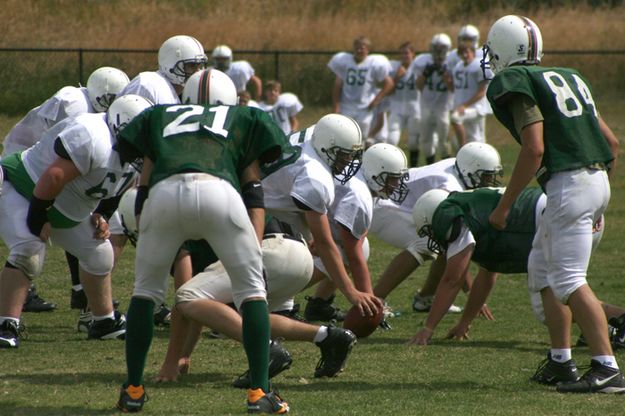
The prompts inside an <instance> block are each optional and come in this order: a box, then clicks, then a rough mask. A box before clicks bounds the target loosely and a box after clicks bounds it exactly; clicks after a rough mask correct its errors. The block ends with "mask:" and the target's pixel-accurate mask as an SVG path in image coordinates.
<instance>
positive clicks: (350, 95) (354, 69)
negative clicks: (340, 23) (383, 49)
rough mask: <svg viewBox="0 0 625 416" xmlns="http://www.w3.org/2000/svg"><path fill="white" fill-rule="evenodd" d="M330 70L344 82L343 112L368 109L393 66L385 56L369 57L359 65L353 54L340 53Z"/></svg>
mask: <svg viewBox="0 0 625 416" xmlns="http://www.w3.org/2000/svg"><path fill="white" fill-rule="evenodd" d="M328 68H330V70H331V71H332V72H333V73H334V75H336V76H337V77H339V78H340V79H342V80H343V88H342V90H341V111H343V109H346V110H349V111H353V110H356V109H359V110H364V109H366V108H367V107H368V106H369V104H370V103H371V101H372V100H373V98H374V97H375V95H376V94H377V92H378V88H377V84H378V83H380V82H382V81H383V80H384V78H386V77H387V76H389V74H390V73H391V64H390V63H389V62H388V59H387V58H386V57H385V56H383V55H377V54H372V55H368V56H367V57H366V58H365V59H364V60H363V61H362V62H360V63H357V62H356V61H355V60H354V56H353V55H352V54H351V53H347V52H339V53H337V54H336V55H334V56H333V57H332V59H330V62H328Z"/></svg>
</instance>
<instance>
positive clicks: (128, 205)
mask: <svg viewBox="0 0 625 416" xmlns="http://www.w3.org/2000/svg"><path fill="white" fill-rule="evenodd" d="M135 199H137V188H130V189H128V190H127V191H126V192H124V194H123V195H122V197H121V199H120V200H119V205H118V206H117V212H118V213H119V216H120V218H121V221H122V226H123V227H124V234H126V235H127V236H128V237H129V238H134V239H135V241H136V240H137V237H138V236H139V230H138V229H137V218H136V217H135Z"/></svg>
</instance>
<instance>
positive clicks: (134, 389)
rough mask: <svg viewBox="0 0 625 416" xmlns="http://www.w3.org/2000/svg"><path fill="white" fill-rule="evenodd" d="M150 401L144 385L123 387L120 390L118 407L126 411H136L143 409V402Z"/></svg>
mask: <svg viewBox="0 0 625 416" xmlns="http://www.w3.org/2000/svg"><path fill="white" fill-rule="evenodd" d="M147 401H148V396H147V394H146V393H145V389H144V388H143V386H133V385H132V384H131V385H129V386H128V387H125V388H124V387H123V386H122V388H121V389H120V391H119V400H118V401H117V408H118V409H119V410H121V411H122V412H124V413H136V412H140V411H141V409H143V404H144V403H145V402H147Z"/></svg>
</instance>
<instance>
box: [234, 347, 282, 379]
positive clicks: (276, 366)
mask: <svg viewBox="0 0 625 416" xmlns="http://www.w3.org/2000/svg"><path fill="white" fill-rule="evenodd" d="M292 363H293V358H292V357H291V353H289V352H288V351H287V349H286V348H284V347H283V346H282V344H281V343H280V341H279V340H277V339H275V340H272V341H271V344H270V345H269V379H272V378H274V377H275V376H277V375H278V374H280V373H281V372H283V371H285V370H288V369H289V368H291V364H292ZM232 387H236V388H237V389H249V388H250V387H251V382H250V370H246V371H245V373H243V374H241V375H240V376H239V377H237V378H236V379H235V380H234V381H233V382H232Z"/></svg>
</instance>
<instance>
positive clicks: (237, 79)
mask: <svg viewBox="0 0 625 416" xmlns="http://www.w3.org/2000/svg"><path fill="white" fill-rule="evenodd" d="M225 73H226V75H228V76H229V77H230V79H231V80H232V82H234V86H235V87H236V89H237V92H241V91H245V90H246V89H247V88H246V85H247V83H248V82H249V81H250V79H251V78H252V76H253V75H254V68H252V65H250V63H249V62H247V61H234V62H232V63H231V64H230V68H228V70H227V71H225Z"/></svg>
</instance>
